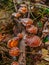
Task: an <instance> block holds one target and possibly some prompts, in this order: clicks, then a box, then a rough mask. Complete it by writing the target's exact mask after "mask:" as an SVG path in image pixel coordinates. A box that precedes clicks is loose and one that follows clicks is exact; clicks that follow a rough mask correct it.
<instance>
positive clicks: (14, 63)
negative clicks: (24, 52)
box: [11, 61, 19, 65]
mask: <svg viewBox="0 0 49 65" xmlns="http://www.w3.org/2000/svg"><path fill="white" fill-rule="evenodd" d="M11 65H19V63H18V62H16V61H14V62H12V63H11Z"/></svg>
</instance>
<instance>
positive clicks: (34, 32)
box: [26, 25, 38, 34]
mask: <svg viewBox="0 0 49 65" xmlns="http://www.w3.org/2000/svg"><path fill="white" fill-rule="evenodd" d="M26 31H27V32H28V33H33V34H37V31H38V28H37V27H35V26H34V25H32V26H30V27H26Z"/></svg>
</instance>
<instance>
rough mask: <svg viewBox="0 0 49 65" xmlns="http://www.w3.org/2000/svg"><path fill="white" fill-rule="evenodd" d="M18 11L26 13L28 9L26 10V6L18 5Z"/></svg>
mask: <svg viewBox="0 0 49 65" xmlns="http://www.w3.org/2000/svg"><path fill="white" fill-rule="evenodd" d="M18 11H19V12H20V13H22V14H25V13H27V12H28V10H27V7H24V6H23V7H20V8H19V10H18Z"/></svg>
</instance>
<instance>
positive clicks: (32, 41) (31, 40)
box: [25, 36, 41, 47]
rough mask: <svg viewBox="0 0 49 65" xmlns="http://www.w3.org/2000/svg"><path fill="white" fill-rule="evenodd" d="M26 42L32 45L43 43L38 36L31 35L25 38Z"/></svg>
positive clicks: (36, 45)
mask: <svg viewBox="0 0 49 65" xmlns="http://www.w3.org/2000/svg"><path fill="white" fill-rule="evenodd" d="M25 42H26V44H27V45H28V46H30V47H38V46H40V45H41V40H40V38H39V37H38V36H31V37H28V38H26V39H25Z"/></svg>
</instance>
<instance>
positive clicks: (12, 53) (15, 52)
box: [9, 47, 20, 57]
mask: <svg viewBox="0 0 49 65" xmlns="http://www.w3.org/2000/svg"><path fill="white" fill-rule="evenodd" d="M19 54H20V50H19V48H18V47H13V48H11V49H10V50H9V55H10V56H12V57H15V56H19Z"/></svg>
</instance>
